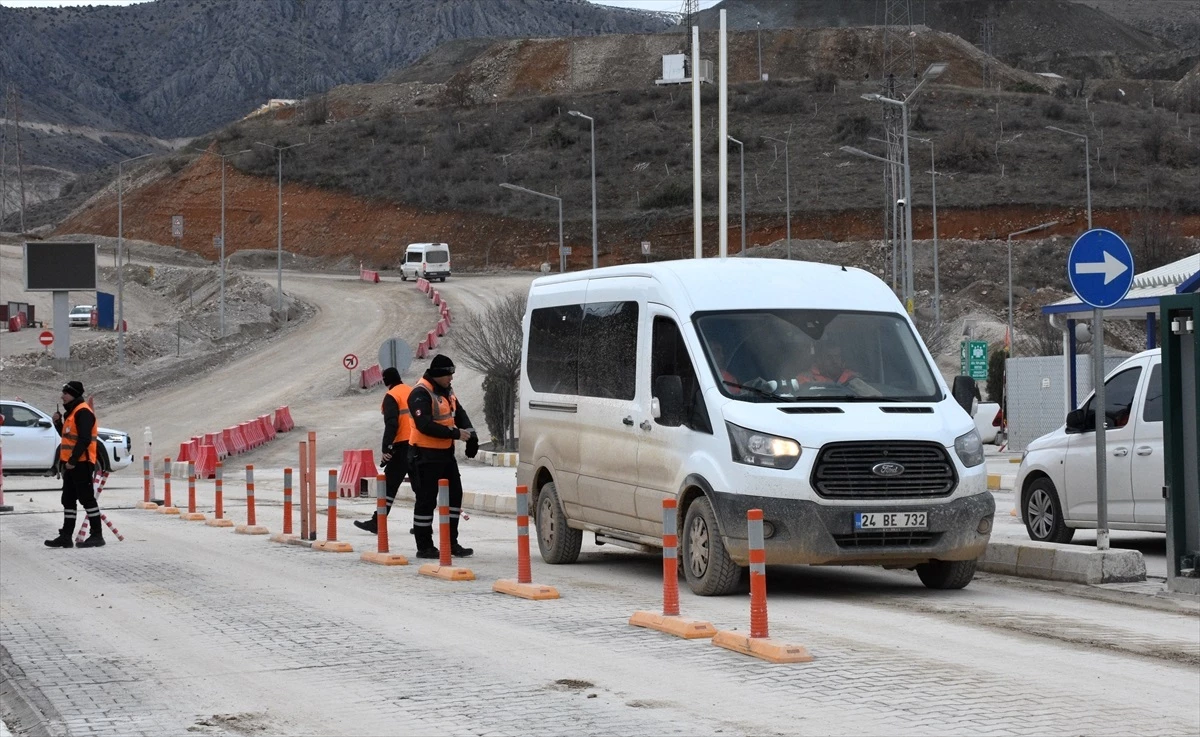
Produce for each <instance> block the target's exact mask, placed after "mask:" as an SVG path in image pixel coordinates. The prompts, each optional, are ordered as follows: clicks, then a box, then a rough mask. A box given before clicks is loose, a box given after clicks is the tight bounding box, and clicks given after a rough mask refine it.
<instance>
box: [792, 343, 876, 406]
mask: <svg viewBox="0 0 1200 737" xmlns="http://www.w3.org/2000/svg"><path fill="white" fill-rule="evenodd" d="M814 351H815V355H814V356H813V365H812V367H811V368H809V370H808V371H804V372H801V373H800V375H799V376H797V377H796V381H797V383H799V384H800V385H801V386H803V385H805V384H836V385H838V386H847V387H849V388H851V389H853V390H854V391H856V392H857V393H858V394H862V395H869V396H879V394H880V392H879V390H877V389H875V387H873V386H871V385H870V384H868V383H867V382H865V381H863V380H862V379H861V378H859V376H858V373H857V372H856V371H854V370H853V369H850V368H849V367H847V366H846V361H845V359H844V358H843V357H842V346H841V345H839V344H838V343H836V342H834V341H830V340H822V341H818V342H817V343H816V344H815V346H814Z"/></svg>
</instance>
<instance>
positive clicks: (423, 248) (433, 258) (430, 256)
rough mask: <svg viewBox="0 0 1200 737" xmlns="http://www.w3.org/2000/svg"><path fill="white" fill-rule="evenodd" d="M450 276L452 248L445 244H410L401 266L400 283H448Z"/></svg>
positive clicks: (405, 250) (405, 251)
mask: <svg viewBox="0 0 1200 737" xmlns="http://www.w3.org/2000/svg"><path fill="white" fill-rule="evenodd" d="M448 276H450V246H448V245H446V244H445V243H409V244H408V248H406V249H404V263H402V264H400V281H407V280H409V279H429V280H430V281H433V280H434V279H437V280H439V281H446V277H448Z"/></svg>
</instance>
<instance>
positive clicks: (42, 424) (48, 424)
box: [37, 420, 54, 428]
mask: <svg viewBox="0 0 1200 737" xmlns="http://www.w3.org/2000/svg"><path fill="white" fill-rule="evenodd" d="M37 426H38V427H47V428H48V427H54V423H53V422H51V421H50V420H38V421H37Z"/></svg>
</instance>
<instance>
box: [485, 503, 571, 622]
mask: <svg viewBox="0 0 1200 737" xmlns="http://www.w3.org/2000/svg"><path fill="white" fill-rule="evenodd" d="M492 591H495V592H497V593H501V594H509V595H510V596H519V597H521V598H522V599H533V600H534V601H543V600H545V599H557V598H558V589H556V588H554V587H553V586H540V585H537V584H535V583H533V571H532V569H531V568H530V565H529V487H528V486H525V485H524V484H521V485H520V486H518V487H517V580H516V581H514V580H512V579H511V578H505V579H501V580H499V581H497V582H496V583H494V584H492Z"/></svg>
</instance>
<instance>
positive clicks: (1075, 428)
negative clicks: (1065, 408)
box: [1067, 409, 1092, 433]
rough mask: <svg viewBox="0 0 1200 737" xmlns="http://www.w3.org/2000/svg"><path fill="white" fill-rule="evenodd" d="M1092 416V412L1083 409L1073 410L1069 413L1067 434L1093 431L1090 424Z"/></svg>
mask: <svg viewBox="0 0 1200 737" xmlns="http://www.w3.org/2000/svg"><path fill="white" fill-rule="evenodd" d="M1090 416H1091V413H1090V412H1087V411H1085V410H1082V409H1073V410H1071V411H1070V412H1068V413H1067V432H1069V433H1081V432H1087V431H1088V430H1090V429H1092V428H1091V426H1092V423H1091V422H1088V418H1089V417H1090Z"/></svg>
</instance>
